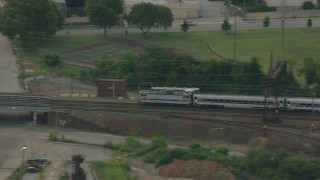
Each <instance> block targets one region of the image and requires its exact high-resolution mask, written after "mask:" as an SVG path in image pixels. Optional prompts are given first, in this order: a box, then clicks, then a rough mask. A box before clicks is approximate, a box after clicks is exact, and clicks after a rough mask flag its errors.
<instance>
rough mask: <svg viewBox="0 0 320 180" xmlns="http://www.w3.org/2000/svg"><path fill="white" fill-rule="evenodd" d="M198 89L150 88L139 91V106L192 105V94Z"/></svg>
mask: <svg viewBox="0 0 320 180" xmlns="http://www.w3.org/2000/svg"><path fill="white" fill-rule="evenodd" d="M196 90H199V88H175V87H152V88H151V89H149V90H142V91H140V96H139V98H138V102H139V103H140V104H166V105H192V94H193V92H194V91H196Z"/></svg>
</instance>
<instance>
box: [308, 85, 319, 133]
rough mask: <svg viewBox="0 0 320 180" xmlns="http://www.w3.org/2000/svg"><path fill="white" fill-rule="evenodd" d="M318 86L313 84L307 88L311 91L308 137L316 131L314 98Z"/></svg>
mask: <svg viewBox="0 0 320 180" xmlns="http://www.w3.org/2000/svg"><path fill="white" fill-rule="evenodd" d="M317 86H318V83H313V84H311V85H310V86H309V88H310V89H311V96H312V97H311V98H312V100H311V101H312V110H311V125H310V135H313V134H314V131H315V130H316V128H317V127H316V124H315V122H314V121H315V105H314V98H315V96H316V87H317Z"/></svg>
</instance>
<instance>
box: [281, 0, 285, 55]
mask: <svg viewBox="0 0 320 180" xmlns="http://www.w3.org/2000/svg"><path fill="white" fill-rule="evenodd" d="M284 4H285V2H284V0H282V5H281V7H282V19H281V50H282V60H285V59H286V53H285V42H284V38H285V34H284V16H285V6H284Z"/></svg>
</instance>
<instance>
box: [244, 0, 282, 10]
mask: <svg viewBox="0 0 320 180" xmlns="http://www.w3.org/2000/svg"><path fill="white" fill-rule="evenodd" d="M245 10H246V12H270V11H276V10H277V8H276V7H268V6H267V4H266V3H265V2H264V3H260V4H258V5H256V6H248V7H246V8H245Z"/></svg>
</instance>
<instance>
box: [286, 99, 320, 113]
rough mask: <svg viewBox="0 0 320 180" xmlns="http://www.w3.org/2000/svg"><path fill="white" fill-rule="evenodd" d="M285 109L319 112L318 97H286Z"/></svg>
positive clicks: (319, 100)
mask: <svg viewBox="0 0 320 180" xmlns="http://www.w3.org/2000/svg"><path fill="white" fill-rule="evenodd" d="M286 105H287V107H286V109H287V110H288V111H312V110H314V111H316V112H320V99H314V100H312V98H287V99H286Z"/></svg>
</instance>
